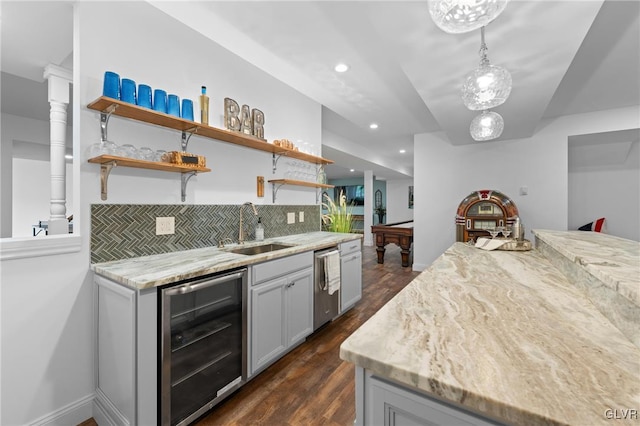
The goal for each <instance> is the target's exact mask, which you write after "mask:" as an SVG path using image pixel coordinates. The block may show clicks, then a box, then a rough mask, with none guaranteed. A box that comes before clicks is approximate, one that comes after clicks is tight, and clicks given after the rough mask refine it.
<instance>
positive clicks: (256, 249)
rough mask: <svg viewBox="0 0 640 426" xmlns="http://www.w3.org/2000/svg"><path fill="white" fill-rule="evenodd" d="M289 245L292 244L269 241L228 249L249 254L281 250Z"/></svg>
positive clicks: (232, 251)
mask: <svg viewBox="0 0 640 426" xmlns="http://www.w3.org/2000/svg"><path fill="white" fill-rule="evenodd" d="M289 247H293V245H290V244H277V243H271V244H261V245H259V246H250V247H238V248H234V249H231V250H229V252H231V253H236V254H246V255H248V256H251V255H253V254H261V253H268V252H270V251H276V250H282V249H286V248H289Z"/></svg>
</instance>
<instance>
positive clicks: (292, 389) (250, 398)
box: [195, 245, 418, 426]
mask: <svg viewBox="0 0 640 426" xmlns="http://www.w3.org/2000/svg"><path fill="white" fill-rule="evenodd" d="M362 274H363V276H362V278H363V279H362V284H363V295H362V300H361V301H360V302H358V303H357V304H356V306H355V307H354V308H353V309H351V310H350V311H348V312H347V313H345V314H344V315H342V316H341V317H340V318H338V319H337V320H336V321H334V322H332V323H330V324H328V325H327V326H325V327H324V328H321V329H320V330H318V331H316V332H315V333H314V334H312V335H311V336H309V337H308V338H307V340H306V341H305V342H304V343H303V344H301V345H300V346H298V347H297V348H296V349H294V350H293V351H292V352H290V353H289V354H287V355H285V356H284V357H283V358H282V359H280V360H279V361H278V362H276V363H275V364H274V365H272V366H270V367H269V368H268V369H267V370H265V371H264V372H262V373H261V374H259V375H258V376H257V377H255V378H254V379H252V380H251V381H250V382H249V383H247V384H246V385H245V386H244V387H243V388H241V389H240V390H238V391H237V392H236V393H234V394H233V395H231V396H230V397H229V398H228V399H226V400H225V401H223V402H222V403H221V404H219V405H218V406H217V407H215V408H214V409H213V410H211V411H210V412H209V413H207V415H206V416H204V417H202V418H201V419H200V420H199V421H198V422H196V423H195V424H196V425H198V426H213V425H292V426H293V425H296V426H298V425H340V426H347V425H352V424H353V421H354V419H355V386H354V366H353V364H350V363H347V362H345V361H342V360H341V359H340V356H339V353H340V344H342V342H343V341H344V340H345V339H346V338H347V337H348V336H349V335H350V334H351V333H352V332H353V331H355V330H356V329H357V328H358V327H359V326H360V325H361V324H363V323H364V322H365V321H366V320H367V319H368V318H369V317H370V316H371V315H373V314H374V313H375V312H376V311H378V309H380V308H381V307H382V306H383V305H384V304H385V303H387V302H388V301H389V300H390V299H391V298H392V297H393V296H394V295H395V294H396V293H398V292H399V291H400V290H402V289H403V288H404V287H405V286H406V285H407V284H408V283H409V282H411V280H412V279H413V278H414V277H415V276H416V275H418V272H413V271H411V267H406V268H403V267H402V266H401V263H400V248H399V247H397V246H395V245H388V246H387V252H386V254H385V263H384V264H383V265H379V264H378V263H377V257H376V251H375V247H364V248H363V262H362Z"/></svg>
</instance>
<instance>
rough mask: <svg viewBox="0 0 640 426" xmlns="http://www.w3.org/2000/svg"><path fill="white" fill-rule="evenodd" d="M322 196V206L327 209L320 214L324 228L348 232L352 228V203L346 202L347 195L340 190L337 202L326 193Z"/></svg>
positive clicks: (331, 230)
mask: <svg viewBox="0 0 640 426" xmlns="http://www.w3.org/2000/svg"><path fill="white" fill-rule="evenodd" d="M323 198H324V199H325V202H324V203H322V208H323V209H324V210H326V211H327V213H325V214H323V215H322V223H323V225H324V228H325V229H326V230H327V231H329V232H347V233H350V232H351V231H352V229H353V214H352V211H353V204H347V196H346V195H344V193H343V191H340V196H339V197H338V203H337V204H336V203H335V202H334V201H333V200H332V199H331V198H330V197H329V195H328V194H326V193H325V194H323Z"/></svg>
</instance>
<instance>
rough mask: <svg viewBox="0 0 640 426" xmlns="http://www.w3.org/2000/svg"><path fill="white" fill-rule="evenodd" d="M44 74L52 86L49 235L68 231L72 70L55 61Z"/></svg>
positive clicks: (50, 97) (50, 88)
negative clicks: (67, 164) (69, 106)
mask: <svg viewBox="0 0 640 426" xmlns="http://www.w3.org/2000/svg"><path fill="white" fill-rule="evenodd" d="M44 78H45V79H47V80H48V81H49V82H48V86H49V104H50V105H51V112H50V113H49V122H50V153H51V158H50V163H51V200H50V215H49V235H56V234H67V233H68V232H69V223H68V221H67V206H66V203H67V196H66V191H65V185H66V165H65V158H64V155H65V150H66V136H67V105H68V104H69V86H70V84H71V82H72V76H71V71H69V70H66V69H64V68H60V67H58V66H55V65H51V64H50V65H47V66H46V67H45V69H44Z"/></svg>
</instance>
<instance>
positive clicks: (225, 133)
mask: <svg viewBox="0 0 640 426" xmlns="http://www.w3.org/2000/svg"><path fill="white" fill-rule="evenodd" d="M87 107H88V108H89V109H93V110H95V111H100V112H102V113H105V114H106V113H109V111H110V109H111V108H113V111H112V114H113V115H117V116H120V117H125V118H130V119H133V120H138V121H142V122H145V123H151V124H155V125H157V126H161V127H166V128H168V129H174V130H178V131H182V132H189V133H193V134H196V135H199V136H204V137H206V138H210V139H216V140H219V141H222V142H228V143H232V144H235V145H240V146H244V147H246V148H251V149H256V150H259V151H265V152H270V153H272V154H275V155H284V156H287V157H291V158H295V159H298V160H303V161H308V162H309V163H314V164H332V163H333V161H331V160H327V159H326V158H322V157H316V156H314V155H310V154H306V153H304V152H299V151H295V150H293V149H287V148H283V147H280V146H275V145H273V144H270V143H268V142H267V141H265V140H262V139H258V138H256V137H254V136H250V135H245V134H243V133H238V132H232V131H229V130H224V129H218V128H216V127H211V126H207V125H204V124H202V123H196V122H195V121H191V120H185V119H183V118H180V117H175V116H173V115H169V114H164V113H162V112H158V111H154V110H152V109H149V108H144V107H140V106H137V105H133V104H130V103H128V102H123V101H120V100H118V99H113V98H108V97H106V96H101V97H99V98H98V99H96V100H95V101H93V102H91V103H90V104H89V105H88V106H87ZM134 167H135V166H134Z"/></svg>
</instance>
